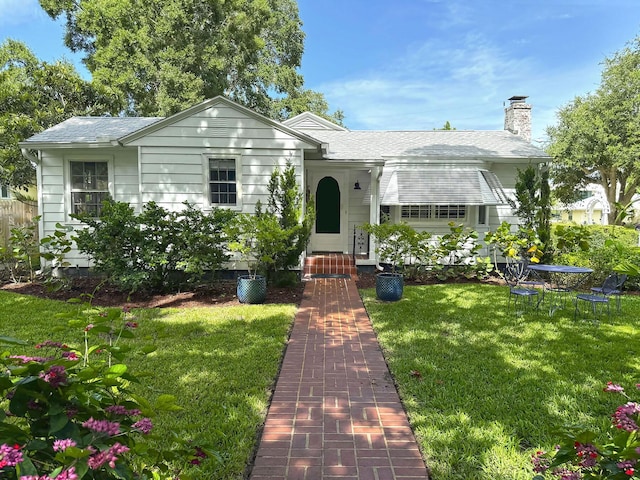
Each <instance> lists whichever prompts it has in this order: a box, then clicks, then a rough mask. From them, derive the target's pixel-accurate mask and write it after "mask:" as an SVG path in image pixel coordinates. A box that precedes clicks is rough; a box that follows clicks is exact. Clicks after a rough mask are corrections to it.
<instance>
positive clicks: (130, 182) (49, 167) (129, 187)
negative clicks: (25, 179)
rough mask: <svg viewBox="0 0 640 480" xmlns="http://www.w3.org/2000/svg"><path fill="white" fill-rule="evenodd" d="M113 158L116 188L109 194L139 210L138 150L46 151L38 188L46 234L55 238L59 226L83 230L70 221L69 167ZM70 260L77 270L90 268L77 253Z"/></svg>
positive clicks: (110, 189)
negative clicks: (53, 235) (74, 162)
mask: <svg viewBox="0 0 640 480" xmlns="http://www.w3.org/2000/svg"><path fill="white" fill-rule="evenodd" d="M106 157H109V158H111V159H112V165H113V170H114V171H113V179H114V181H113V184H112V185H109V191H110V192H111V195H112V196H113V198H114V199H115V200H117V201H122V202H129V203H131V204H132V205H133V206H136V207H137V202H138V200H139V189H138V156H137V149H136V148H105V149H99V150H98V149H95V148H93V149H77V148H73V149H65V150H62V149H55V150H53V149H52V150H48V151H43V152H42V155H41V172H42V177H41V178H42V182H41V184H40V185H39V186H38V188H39V191H38V195H39V197H40V198H41V205H40V212H39V213H40V215H42V219H41V222H42V229H43V230H42V234H43V236H47V235H51V234H52V233H53V232H54V231H55V228H56V223H61V224H63V225H64V224H66V225H74V226H79V224H78V222H76V221H74V220H73V219H71V218H70V217H69V211H68V208H69V207H68V205H69V200H70V199H69V198H67V188H66V183H65V182H66V180H67V179H66V178H65V171H66V167H65V163H66V162H68V161H69V159H72V160H85V161H88V162H90V161H94V160H97V159H104V158H106ZM67 260H68V261H69V262H70V263H71V264H72V265H74V266H76V265H77V266H79V267H86V266H88V261H87V259H86V258H85V257H84V256H83V255H80V254H79V253H78V252H77V251H76V250H73V251H71V252H70V253H69V254H68V255H67Z"/></svg>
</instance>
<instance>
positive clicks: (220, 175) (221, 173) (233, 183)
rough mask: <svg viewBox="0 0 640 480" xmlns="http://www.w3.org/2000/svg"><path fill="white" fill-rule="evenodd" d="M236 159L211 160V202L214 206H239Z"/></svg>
mask: <svg viewBox="0 0 640 480" xmlns="http://www.w3.org/2000/svg"><path fill="white" fill-rule="evenodd" d="M236 168H237V167H236V159H235V158H233V157H232V158H209V201H210V202H211V204H212V205H220V206H237V205H238V172H237V171H236Z"/></svg>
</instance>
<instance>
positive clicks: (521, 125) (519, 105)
mask: <svg viewBox="0 0 640 480" xmlns="http://www.w3.org/2000/svg"><path fill="white" fill-rule="evenodd" d="M526 99H527V97H523V96H514V97H511V98H510V99H509V102H510V103H509V106H508V107H507V108H505V109H504V129H505V130H508V131H510V132H511V133H514V134H516V135H519V136H521V137H522V138H524V139H525V140H526V141H527V142H531V105H529V104H528V103H525V100H526Z"/></svg>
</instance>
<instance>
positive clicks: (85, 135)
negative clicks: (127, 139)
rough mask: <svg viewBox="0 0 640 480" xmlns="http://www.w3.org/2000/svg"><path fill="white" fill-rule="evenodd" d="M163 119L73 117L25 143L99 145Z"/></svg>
mask: <svg viewBox="0 0 640 480" xmlns="http://www.w3.org/2000/svg"><path fill="white" fill-rule="evenodd" d="M158 120H162V117H72V118H69V119H68V120H65V121H64V122H62V123H59V124H58V125H55V126H53V127H51V128H48V129H46V130H45V131H43V132H40V133H38V134H36V135H34V136H32V137H30V138H28V139H27V140H26V141H25V143H27V144H28V143H98V142H104V141H109V140H117V139H118V138H120V137H124V136H125V135H128V134H130V133H133V132H136V131H138V130H140V129H141V128H144V127H147V126H149V125H151V124H152V123H155V122H157V121H158Z"/></svg>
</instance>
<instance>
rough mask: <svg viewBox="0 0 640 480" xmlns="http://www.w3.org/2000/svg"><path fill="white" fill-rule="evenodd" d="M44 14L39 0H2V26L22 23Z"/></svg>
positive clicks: (0, 5) (0, 15)
mask: <svg viewBox="0 0 640 480" xmlns="http://www.w3.org/2000/svg"><path fill="white" fill-rule="evenodd" d="M44 15H45V14H44V11H43V10H42V7H40V4H39V3H38V1H37V0H0V26H10V25H21V24H24V23H27V22H30V21H32V20H36V19H41V18H42V17H43V16H44Z"/></svg>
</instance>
